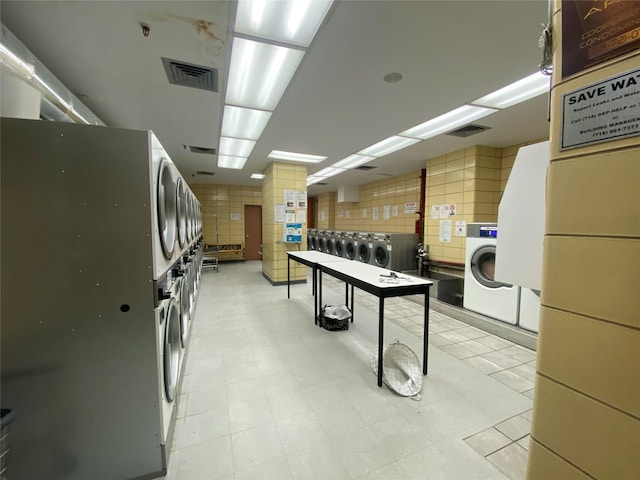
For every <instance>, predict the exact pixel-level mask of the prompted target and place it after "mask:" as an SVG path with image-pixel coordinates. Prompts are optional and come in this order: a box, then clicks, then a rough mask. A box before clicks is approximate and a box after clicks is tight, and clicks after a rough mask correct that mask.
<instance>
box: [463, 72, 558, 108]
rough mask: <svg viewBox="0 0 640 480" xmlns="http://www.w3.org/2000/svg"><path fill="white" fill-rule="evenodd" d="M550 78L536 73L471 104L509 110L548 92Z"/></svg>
mask: <svg viewBox="0 0 640 480" xmlns="http://www.w3.org/2000/svg"><path fill="white" fill-rule="evenodd" d="M550 78H551V77H548V76H547V75H545V74H543V73H542V72H536V73H534V74H533V75H529V76H528V77H525V78H523V79H522V80H518V81H517V82H515V83H512V84H511V85H507V86H506V87H504V88H501V89H500V90H496V91H495V92H493V93H490V94H489V95H485V96H484V97H482V98H479V99H478V100H476V101H474V102H470V103H473V104H475V105H482V106H485V107H492V108H508V107H511V106H512V105H515V104H517V103H520V102H524V101H525V100H529V99H530V98H533V97H537V96H538V95H542V94H543V93H546V92H548V91H549V85H550V81H551V80H550Z"/></svg>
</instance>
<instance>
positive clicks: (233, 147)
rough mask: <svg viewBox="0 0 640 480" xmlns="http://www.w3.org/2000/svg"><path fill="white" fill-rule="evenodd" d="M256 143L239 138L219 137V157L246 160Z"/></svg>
mask: <svg viewBox="0 0 640 480" xmlns="http://www.w3.org/2000/svg"><path fill="white" fill-rule="evenodd" d="M255 145H256V142H255V141H253V140H242V139H240V138H229V137H220V155H230V156H232V157H245V158H248V157H249V155H251V152H252V151H253V147H254V146H255Z"/></svg>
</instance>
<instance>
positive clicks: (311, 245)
mask: <svg viewBox="0 0 640 480" xmlns="http://www.w3.org/2000/svg"><path fill="white" fill-rule="evenodd" d="M315 233H316V229H315V228H307V250H315V249H316V248H317V245H316V242H315V239H314V237H315Z"/></svg>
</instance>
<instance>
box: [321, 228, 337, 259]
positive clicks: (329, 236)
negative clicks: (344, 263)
mask: <svg viewBox="0 0 640 480" xmlns="http://www.w3.org/2000/svg"><path fill="white" fill-rule="evenodd" d="M335 251H336V238H335V232H334V231H333V230H326V231H325V235H324V252H325V253H328V254H329V255H333V254H335Z"/></svg>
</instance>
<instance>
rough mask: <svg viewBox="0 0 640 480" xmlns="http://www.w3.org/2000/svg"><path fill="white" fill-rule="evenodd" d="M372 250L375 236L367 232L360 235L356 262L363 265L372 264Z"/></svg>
mask: <svg viewBox="0 0 640 480" xmlns="http://www.w3.org/2000/svg"><path fill="white" fill-rule="evenodd" d="M372 249H373V234H372V233H366V232H360V233H358V250H357V254H356V260H358V261H359V262H362V263H369V264H371V263H372V261H373V255H371V250H372Z"/></svg>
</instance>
